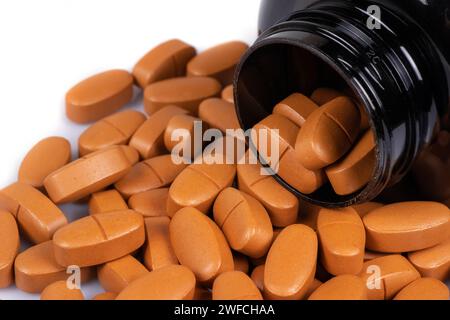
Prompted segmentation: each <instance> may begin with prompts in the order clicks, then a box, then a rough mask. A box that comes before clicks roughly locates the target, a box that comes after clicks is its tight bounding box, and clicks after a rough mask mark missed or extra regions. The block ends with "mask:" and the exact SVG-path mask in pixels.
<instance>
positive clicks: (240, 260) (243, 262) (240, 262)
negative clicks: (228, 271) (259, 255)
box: [233, 252, 250, 274]
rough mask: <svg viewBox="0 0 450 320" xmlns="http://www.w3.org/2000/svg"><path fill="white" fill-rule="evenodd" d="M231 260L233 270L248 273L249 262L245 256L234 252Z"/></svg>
mask: <svg viewBox="0 0 450 320" xmlns="http://www.w3.org/2000/svg"><path fill="white" fill-rule="evenodd" d="M233 261H234V271H241V272H243V273H245V274H248V271H249V269H250V263H249V261H248V258H247V256H245V255H243V254H240V253H237V252H234V253H233Z"/></svg>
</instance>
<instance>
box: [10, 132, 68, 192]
mask: <svg viewBox="0 0 450 320" xmlns="http://www.w3.org/2000/svg"><path fill="white" fill-rule="evenodd" d="M71 157H72V156H71V149H70V142H69V141H67V139H64V138H62V137H49V138H45V139H43V140H41V141H39V142H38V143H37V144H36V145H34V147H33V148H32V149H31V150H30V151H28V153H27V155H26V156H25V158H24V159H23V160H22V163H21V165H20V168H19V176H18V181H19V182H23V183H27V184H29V185H31V186H33V187H35V188H40V187H42V186H43V185H44V179H45V178H46V177H47V176H48V175H49V174H50V173H52V172H54V171H56V170H58V169H59V168H61V167H63V166H65V165H66V164H67V163H69V161H70V159H71Z"/></svg>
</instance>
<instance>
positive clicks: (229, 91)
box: [222, 84, 234, 103]
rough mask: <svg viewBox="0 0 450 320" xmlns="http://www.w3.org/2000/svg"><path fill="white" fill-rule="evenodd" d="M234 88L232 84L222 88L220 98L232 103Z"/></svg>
mask: <svg viewBox="0 0 450 320" xmlns="http://www.w3.org/2000/svg"><path fill="white" fill-rule="evenodd" d="M233 90H234V88H233V85H232V84H230V85H228V86H226V87H225V89H223V90H222V99H223V100H225V101H226V102H229V103H234V92H233Z"/></svg>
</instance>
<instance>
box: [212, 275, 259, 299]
mask: <svg viewBox="0 0 450 320" xmlns="http://www.w3.org/2000/svg"><path fill="white" fill-rule="evenodd" d="M212 298H213V300H262V299H263V298H262V295H261V292H260V291H259V290H258V288H257V287H256V285H255V283H254V282H253V281H252V279H250V277H249V276H247V275H246V274H245V273H243V272H240V271H228V272H224V273H222V274H221V275H219V276H218V277H217V278H216V280H214V284H213V288H212Z"/></svg>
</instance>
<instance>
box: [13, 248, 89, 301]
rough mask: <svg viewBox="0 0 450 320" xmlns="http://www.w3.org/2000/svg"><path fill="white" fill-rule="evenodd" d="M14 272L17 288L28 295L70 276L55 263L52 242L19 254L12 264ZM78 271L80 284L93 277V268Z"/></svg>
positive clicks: (63, 268)
mask: <svg viewBox="0 0 450 320" xmlns="http://www.w3.org/2000/svg"><path fill="white" fill-rule="evenodd" d="M14 270H15V276H16V286H17V288H19V289H20V290H22V291H25V292H29V293H39V292H41V291H42V290H44V288H45V287H47V286H48V285H50V284H52V283H53V282H56V281H60V280H67V279H68V278H69V277H70V276H71V273H70V272H68V270H66V268H65V267H63V266H61V265H59V264H58V263H57V262H56V260H55V255H54V253H53V242H52V241H47V242H43V243H41V244H38V245H35V246H33V247H30V248H28V249H26V250H25V251H23V252H21V253H20V254H19V255H18V256H17V258H16V261H15V263H14ZM69 271H70V270H69ZM80 271H81V281H82V282H85V281H87V280H89V279H91V278H92V277H93V275H94V269H93V268H81V270H80Z"/></svg>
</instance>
